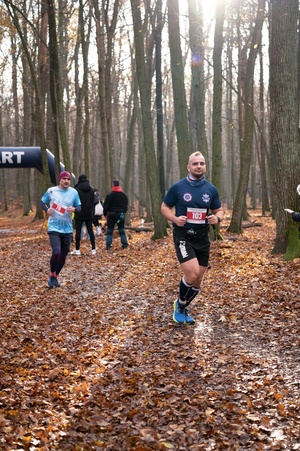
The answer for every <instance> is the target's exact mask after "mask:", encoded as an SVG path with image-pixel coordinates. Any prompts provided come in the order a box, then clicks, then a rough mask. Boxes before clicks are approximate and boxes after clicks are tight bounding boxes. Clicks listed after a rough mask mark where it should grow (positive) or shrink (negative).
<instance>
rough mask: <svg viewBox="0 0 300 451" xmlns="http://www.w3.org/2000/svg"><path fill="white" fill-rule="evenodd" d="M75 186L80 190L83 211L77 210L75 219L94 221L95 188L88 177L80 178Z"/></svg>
mask: <svg viewBox="0 0 300 451" xmlns="http://www.w3.org/2000/svg"><path fill="white" fill-rule="evenodd" d="M74 188H75V189H76V190H77V191H78V194H79V197H80V200H81V211H76V212H75V220H76V219H79V220H80V221H92V220H93V217H94V209H95V206H94V191H95V190H94V188H93V187H92V186H91V184H90V182H89V181H88V180H87V179H85V180H80V181H79V182H78V183H77V184H76V185H75V186H74Z"/></svg>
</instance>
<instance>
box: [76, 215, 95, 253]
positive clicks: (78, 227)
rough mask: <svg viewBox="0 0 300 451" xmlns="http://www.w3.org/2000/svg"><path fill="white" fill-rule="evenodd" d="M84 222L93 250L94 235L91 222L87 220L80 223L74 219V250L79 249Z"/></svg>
mask: <svg viewBox="0 0 300 451" xmlns="http://www.w3.org/2000/svg"><path fill="white" fill-rule="evenodd" d="M84 222H85V225H86V229H87V231H88V234H89V235H90V240H91V245H92V249H95V235H94V231H93V221H92V220H90V221H87V220H85V221H82V220H80V219H76V220H75V230H76V235H75V246H76V250H79V248H80V235H81V229H82V224H83V223H84Z"/></svg>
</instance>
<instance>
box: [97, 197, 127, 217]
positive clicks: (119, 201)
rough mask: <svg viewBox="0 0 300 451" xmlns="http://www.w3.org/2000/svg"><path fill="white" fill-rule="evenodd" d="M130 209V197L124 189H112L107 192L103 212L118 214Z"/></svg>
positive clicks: (105, 214)
mask: <svg viewBox="0 0 300 451" xmlns="http://www.w3.org/2000/svg"><path fill="white" fill-rule="evenodd" d="M127 209H128V197H127V196H126V194H125V193H123V191H111V192H110V193H109V194H107V196H106V198H105V200H104V205H103V214H104V216H107V215H108V214H111V215H117V214H120V213H124V214H125V213H126V212H127Z"/></svg>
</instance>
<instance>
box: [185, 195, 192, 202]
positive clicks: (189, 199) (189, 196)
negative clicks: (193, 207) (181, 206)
mask: <svg viewBox="0 0 300 451" xmlns="http://www.w3.org/2000/svg"><path fill="white" fill-rule="evenodd" d="M183 200H185V201H186V202H190V201H191V200H192V195H191V194H190V193H185V194H184V195H183Z"/></svg>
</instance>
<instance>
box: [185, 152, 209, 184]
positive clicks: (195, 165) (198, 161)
mask: <svg viewBox="0 0 300 451" xmlns="http://www.w3.org/2000/svg"><path fill="white" fill-rule="evenodd" d="M187 170H188V171H189V173H190V174H191V176H192V177H193V178H195V179H200V178H201V177H202V176H203V174H204V173H205V171H206V165H205V160H204V157H203V156H202V155H198V156H194V157H191V159H190V161H189V164H188V165H187Z"/></svg>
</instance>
